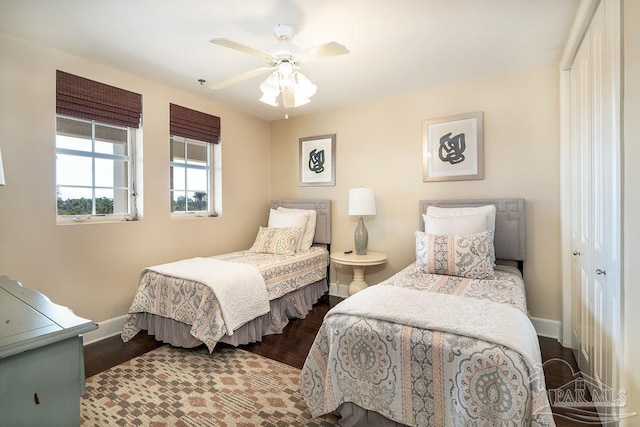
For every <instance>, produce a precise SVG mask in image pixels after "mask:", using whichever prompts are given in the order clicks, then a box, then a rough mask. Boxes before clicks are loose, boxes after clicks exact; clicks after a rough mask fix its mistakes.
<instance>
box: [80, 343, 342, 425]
mask: <svg viewBox="0 0 640 427" xmlns="http://www.w3.org/2000/svg"><path fill="white" fill-rule="evenodd" d="M299 376H300V370H299V369H296V368H293V367H291V366H288V365H285V364H283V363H280V362H276V361H274V360H271V359H267V358H265V357H262V356H258V355H256V354H253V353H250V352H247V351H244V350H240V349H236V348H227V347H223V348H216V350H215V351H214V353H213V354H209V352H208V351H207V349H206V348H198V349H180V348H175V347H171V346H163V347H160V348H158V349H156V350H153V351H151V352H149V353H146V354H144V355H142V356H139V357H137V358H135V359H131V360H129V361H128V362H125V363H123V364H121V365H118V366H115V367H113V368H111V369H109V370H107V371H104V372H102V373H99V374H96V375H94V376H92V377H90V378H87V386H86V393H85V395H84V397H83V398H82V400H81V425H83V426H152V427H162V426H185V427H186V426H247V427H248V426H274V427H275V426H283V427H284V426H336V425H338V423H337V418H336V417H333V416H326V417H323V418H315V419H312V418H311V414H310V413H309V410H308V409H307V406H306V404H305V403H304V401H303V400H302V396H301V395H300V392H299V391H298V379H299Z"/></svg>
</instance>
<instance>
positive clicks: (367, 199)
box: [348, 187, 376, 255]
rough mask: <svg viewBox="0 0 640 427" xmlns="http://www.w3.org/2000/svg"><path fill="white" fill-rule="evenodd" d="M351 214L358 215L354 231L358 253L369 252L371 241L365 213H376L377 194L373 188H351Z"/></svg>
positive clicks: (364, 253)
mask: <svg viewBox="0 0 640 427" xmlns="http://www.w3.org/2000/svg"><path fill="white" fill-rule="evenodd" d="M348 213H349V215H358V216H359V217H360V219H359V220H358V226H357V227H356V231H355V233H354V241H355V245H356V255H366V254H367V244H368V243H369V233H368V232H367V228H366V227H365V226H364V220H363V219H362V217H363V216H365V215H375V214H376V196H375V195H374V194H373V189H372V188H363V187H360V188H351V189H349V212H348Z"/></svg>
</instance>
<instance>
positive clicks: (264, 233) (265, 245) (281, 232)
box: [249, 227, 302, 255]
mask: <svg viewBox="0 0 640 427" xmlns="http://www.w3.org/2000/svg"><path fill="white" fill-rule="evenodd" d="M301 234H302V228H300V227H286V228H268V227H260V229H259V230H258V235H257V236H256V240H255V241H254V242H253V246H251V249H249V250H250V251H251V252H258V253H266V254H276V255H293V254H294V253H295V252H296V249H297V246H298V239H299V238H300V235H301Z"/></svg>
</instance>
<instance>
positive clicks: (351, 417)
mask: <svg viewBox="0 0 640 427" xmlns="http://www.w3.org/2000/svg"><path fill="white" fill-rule="evenodd" d="M336 413H337V415H338V416H340V420H339V421H338V422H339V423H340V427H407V426H406V424H401V423H398V422H395V421H393V420H390V419H388V418H386V417H384V416H382V415H380V414H378V413H377V412H374V411H368V410H366V409H363V408H361V407H360V406H358V405H356V404H355V403H352V402H344V403H343V404H342V405H340V406H339V407H338V409H337V410H336Z"/></svg>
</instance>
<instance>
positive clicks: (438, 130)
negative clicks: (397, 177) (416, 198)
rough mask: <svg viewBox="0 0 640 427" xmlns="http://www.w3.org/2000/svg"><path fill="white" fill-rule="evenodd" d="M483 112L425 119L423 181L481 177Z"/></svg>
mask: <svg viewBox="0 0 640 427" xmlns="http://www.w3.org/2000/svg"><path fill="white" fill-rule="evenodd" d="M482 134H483V130H482V112H477V113H469V114H461V115H458V116H451V117H442V118H439V119H431V120H425V121H424V123H423V143H422V144H423V145H422V150H423V152H422V166H423V181H424V182H430V181H464V180H473V179H484V144H483V135H482Z"/></svg>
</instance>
